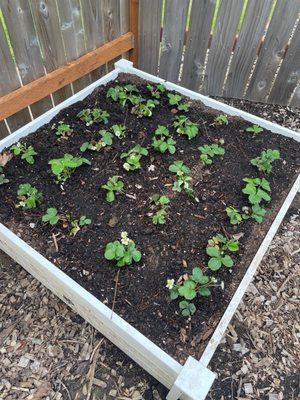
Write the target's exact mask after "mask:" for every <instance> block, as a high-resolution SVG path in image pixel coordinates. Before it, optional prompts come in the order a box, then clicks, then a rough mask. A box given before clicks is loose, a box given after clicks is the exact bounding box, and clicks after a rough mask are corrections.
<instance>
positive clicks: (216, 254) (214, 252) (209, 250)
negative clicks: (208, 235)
mask: <svg viewBox="0 0 300 400" xmlns="http://www.w3.org/2000/svg"><path fill="white" fill-rule="evenodd" d="M206 253H207V254H208V255H209V256H210V257H217V258H218V257H220V250H219V249H217V248H216V247H207V249H206Z"/></svg>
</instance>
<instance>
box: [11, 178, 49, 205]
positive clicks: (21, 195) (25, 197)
mask: <svg viewBox="0 0 300 400" xmlns="http://www.w3.org/2000/svg"><path fill="white" fill-rule="evenodd" d="M17 193H18V199H19V200H20V201H19V203H18V204H17V205H16V207H22V208H26V209H31V208H36V207H37V206H38V205H39V204H41V202H42V198H43V195H42V193H41V192H39V191H38V190H37V188H35V187H34V186H31V185H30V183H23V184H21V185H19V189H18V192H17Z"/></svg>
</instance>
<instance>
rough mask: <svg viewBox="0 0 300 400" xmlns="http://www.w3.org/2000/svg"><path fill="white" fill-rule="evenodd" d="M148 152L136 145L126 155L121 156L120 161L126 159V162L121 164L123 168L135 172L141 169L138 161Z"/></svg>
mask: <svg viewBox="0 0 300 400" xmlns="http://www.w3.org/2000/svg"><path fill="white" fill-rule="evenodd" d="M147 155H148V150H147V149H146V148H145V147H142V146H141V145H139V144H137V145H136V146H134V147H133V148H132V149H130V150H129V151H128V152H127V153H122V154H121V159H122V158H126V162H125V163H124V164H123V168H124V169H125V170H126V171H135V170H137V169H140V168H141V163H140V160H141V158H142V156H147Z"/></svg>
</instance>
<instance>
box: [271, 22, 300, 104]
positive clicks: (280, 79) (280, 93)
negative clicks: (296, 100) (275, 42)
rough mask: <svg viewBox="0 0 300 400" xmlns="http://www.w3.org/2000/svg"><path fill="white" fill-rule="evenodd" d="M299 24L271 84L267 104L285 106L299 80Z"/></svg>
mask: <svg viewBox="0 0 300 400" xmlns="http://www.w3.org/2000/svg"><path fill="white" fill-rule="evenodd" d="M299 37H300V23H298V26H297V29H296V30H295V33H294V36H293V38H292V40H291V43H290V46H289V49H288V51H287V54H286V55H285V57H284V60H283V61H282V64H281V66H280V70H279V71H278V75H277V77H276V80H275V82H274V84H273V87H272V90H271V93H270V96H269V98H268V103H272V102H277V103H279V104H287V102H288V100H289V98H290V97H291V95H292V93H293V92H294V90H295V88H296V86H297V84H298V82H299V80H300V67H299V61H300V40H299Z"/></svg>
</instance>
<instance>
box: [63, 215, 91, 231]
mask: <svg viewBox="0 0 300 400" xmlns="http://www.w3.org/2000/svg"><path fill="white" fill-rule="evenodd" d="M66 219H67V221H68V222H69V224H70V232H69V235H70V236H76V235H77V233H78V232H79V231H80V229H81V228H82V227H84V226H86V225H90V224H91V223H92V220H91V219H90V218H87V217H86V216H85V215H82V216H81V217H80V218H79V219H75V218H73V216H72V214H67V215H66Z"/></svg>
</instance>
